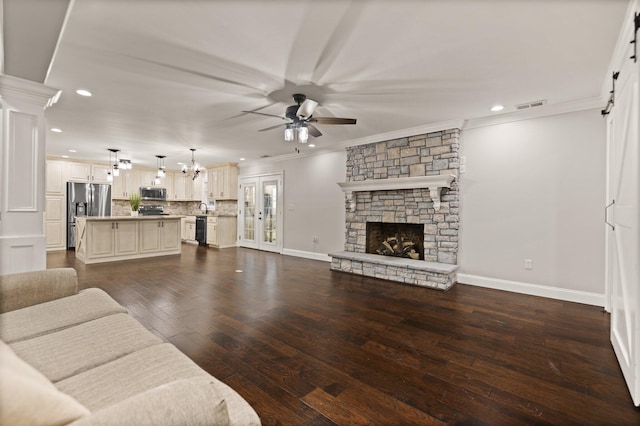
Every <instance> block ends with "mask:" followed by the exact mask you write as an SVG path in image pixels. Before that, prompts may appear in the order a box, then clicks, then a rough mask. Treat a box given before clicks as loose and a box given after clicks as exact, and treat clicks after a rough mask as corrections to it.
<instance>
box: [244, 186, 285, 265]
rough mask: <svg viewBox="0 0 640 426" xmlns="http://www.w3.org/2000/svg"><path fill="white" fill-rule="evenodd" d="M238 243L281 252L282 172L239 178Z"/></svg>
mask: <svg viewBox="0 0 640 426" xmlns="http://www.w3.org/2000/svg"><path fill="white" fill-rule="evenodd" d="M238 198H239V199H240V204H239V205H238V236H239V238H238V243H239V245H240V246H241V247H249V248H255V249H259V250H266V251H273V252H277V253H282V239H283V234H282V228H283V220H282V219H283V217H282V212H283V209H282V173H277V174H269V175H261V176H254V177H248V178H241V179H240V196H239V197H238Z"/></svg>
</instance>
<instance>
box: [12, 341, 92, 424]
mask: <svg viewBox="0 0 640 426" xmlns="http://www.w3.org/2000/svg"><path fill="white" fill-rule="evenodd" d="M90 414H91V413H90V412H89V410H87V408H86V407H83V406H82V405H81V404H80V403H79V402H78V401H76V400H75V399H74V398H72V397H71V396H69V395H66V394H64V393H62V392H60V391H59V390H58V389H56V387H55V386H54V385H53V383H51V382H50V381H49V380H47V378H46V377H44V376H43V375H42V374H40V373H39V372H38V371H37V370H35V369H34V368H33V367H32V366H30V365H29V364H27V363H26V362H24V361H23V360H21V359H20V358H19V357H18V356H17V355H16V354H15V353H14V352H13V351H12V350H11V349H10V348H9V346H7V345H6V344H5V343H3V342H2V341H0V424H3V425H63V424H67V423H69V422H72V421H74V420H77V419H79V418H82V417H86V416H89V415H90Z"/></svg>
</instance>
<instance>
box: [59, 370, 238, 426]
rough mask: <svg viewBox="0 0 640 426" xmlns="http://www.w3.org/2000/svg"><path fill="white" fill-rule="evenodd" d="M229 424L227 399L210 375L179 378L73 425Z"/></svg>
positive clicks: (222, 425) (160, 425) (157, 425)
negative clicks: (221, 394) (222, 395)
mask: <svg viewBox="0 0 640 426" xmlns="http://www.w3.org/2000/svg"><path fill="white" fill-rule="evenodd" d="M228 424H229V414H228V412H227V404H226V402H225V400H224V399H223V398H222V397H221V396H220V395H219V394H218V392H217V391H216V389H215V386H214V385H213V383H212V381H211V380H210V379H209V378H207V377H195V378H191V379H182V380H176V381H173V382H170V383H167V384H166V385H161V386H158V387H155V388H152V389H149V390H147V391H145V392H143V393H139V394H137V395H134V396H132V397H130V398H127V399H125V400H124V401H120V402H118V403H117V404H114V405H110V406H109V407H106V408H104V409H102V410H98V411H96V412H95V413H92V414H91V416H90V417H83V418H81V419H80V420H78V421H76V422H74V423H72V424H71V425H70V426H111V425H135V426H138V425H154V426H163V425H171V426H174V425H216V426H226V425H228Z"/></svg>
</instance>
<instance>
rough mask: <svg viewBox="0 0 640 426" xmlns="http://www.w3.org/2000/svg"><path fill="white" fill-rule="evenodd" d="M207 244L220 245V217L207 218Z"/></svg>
mask: <svg viewBox="0 0 640 426" xmlns="http://www.w3.org/2000/svg"><path fill="white" fill-rule="evenodd" d="M207 245H210V246H217V245H218V218H217V217H208V218H207Z"/></svg>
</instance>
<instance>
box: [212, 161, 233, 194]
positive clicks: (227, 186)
mask: <svg viewBox="0 0 640 426" xmlns="http://www.w3.org/2000/svg"><path fill="white" fill-rule="evenodd" d="M207 173H208V182H207V197H208V198H209V199H210V200H237V199H238V164H237V163H225V164H220V165H217V166H212V167H207Z"/></svg>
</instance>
